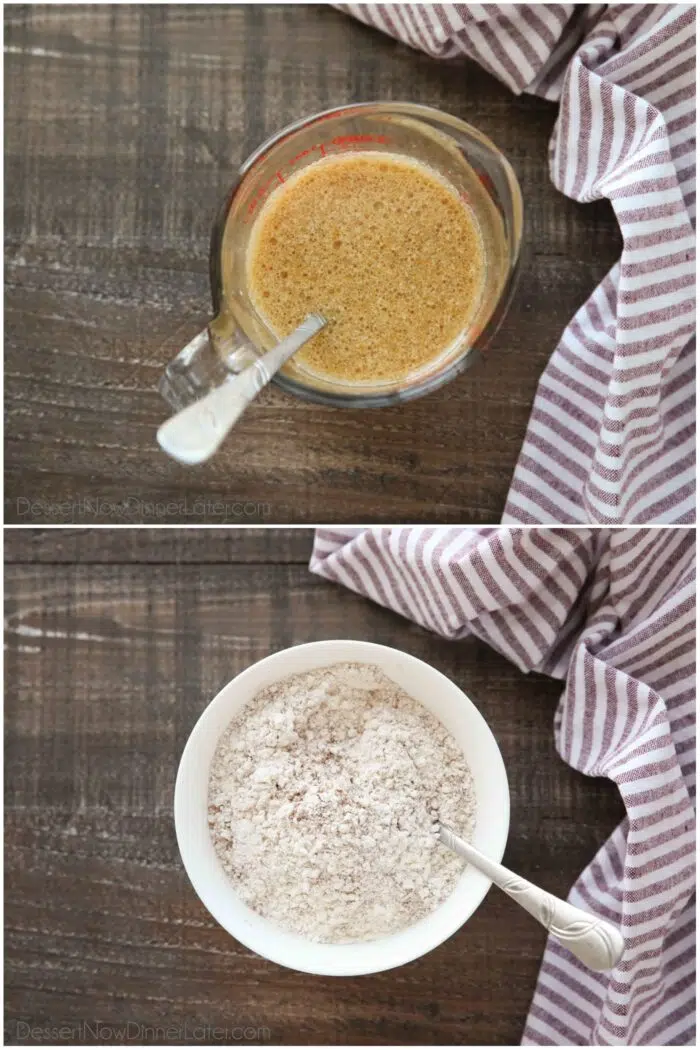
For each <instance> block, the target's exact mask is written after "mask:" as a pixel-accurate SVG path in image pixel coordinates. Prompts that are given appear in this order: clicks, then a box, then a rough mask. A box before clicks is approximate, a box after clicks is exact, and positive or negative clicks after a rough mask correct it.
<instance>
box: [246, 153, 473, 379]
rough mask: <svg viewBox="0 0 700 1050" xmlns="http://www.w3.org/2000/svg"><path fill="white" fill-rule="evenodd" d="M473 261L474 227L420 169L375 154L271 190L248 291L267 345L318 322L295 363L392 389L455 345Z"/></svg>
mask: <svg viewBox="0 0 700 1050" xmlns="http://www.w3.org/2000/svg"><path fill="white" fill-rule="evenodd" d="M484 274H485V259H484V250H483V246H482V241H481V237H480V234H479V230H478V227H477V224H476V221H475V219H474V217H473V215H472V213H471V211H470V210H469V208H467V207H466V205H465V204H464V203H463V202H462V201H461V200H460V198H459V197H458V196H457V194H456V192H455V191H454V190H453V189H452V188H451V187H450V186H449V185H448V184H447V183H446V182H444V181H443V180H442V179H441V177H440V176H438V175H436V174H435V173H433V172H432V171H431V170H430V169H429V168H427V167H425V166H423V165H420V164H418V163H412V162H411V161H410V160H408V159H404V158H402V157H399V156H396V155H393V154H385V153H378V152H377V153H365V154H361V155H357V154H355V155H353V156H344V157H342V156H341V157H328V158H326V159H325V160H320V161H318V162H317V163H315V164H312V165H311V166H309V167H308V168H305V169H304V170H303V171H301V172H300V173H299V174H298V175H294V176H292V178H290V179H288V180H287V182H286V183H285V184H284V185H283V186H280V187H279V189H278V190H276V191H275V192H274V193H273V194H272V195H271V196H270V198H269V199H268V201H267V202H266V204H265V206H264V208H263V210H262V212H261V214H260V217H259V218H258V220H257V222H256V225H255V228H254V231H253V236H252V238H251V247H250V251H249V256H248V287H249V291H250V296H251V299H252V301H253V303H254V305H255V307H256V309H257V310H258V312H259V313H260V314H261V315H262V316H263V317H264V318H265V319H266V321H267V322H268V324H269V325H270V327H271V328H272V329H273V331H274V332H275V333H276V334H277V335H278V336H279V337H282V336H285V335H288V334H289V333H290V332H292V331H293V330H294V329H295V328H296V327H297V325H299V324H300V323H301V321H303V319H304V317H305V316H306V315H307V314H308V313H310V312H312V311H320V312H321V313H322V314H324V316H326V317H327V318H328V319H329V320H330V322H331V323H330V324H329V326H328V328H326V329H325V330H324V331H323V332H321V333H320V334H319V335H317V336H315V338H314V339H312V340H311V342H310V343H309V344H307V346H305V347H304V348H303V349H302V350H300V351H299V353H298V354H297V355H296V357H295V361H296V362H297V363H298V364H299V365H301V366H302V367H304V368H306V369H310V370H311V371H313V372H316V373H320V374H322V375H325V376H330V377H332V378H334V379H341V380H345V381H349V382H368V381H370V382H371V381H374V380H390V379H399V378H401V377H403V376H405V375H407V374H408V373H409V372H412V371H414V370H415V369H420V368H422V367H424V366H425V365H426V364H427V363H428V362H430V361H432V360H434V359H435V358H436V357H438V356H439V355H440V353H441V352H442V351H443V350H445V349H446V348H447V347H449V346H450V345H451V344H452V343H453V342H454V341H455V340H456V339H458V338H459V337H460V335H462V333H463V332H464V330H465V328H467V327H468V325H469V321H470V318H471V317H472V316H473V315H474V313H475V310H476V308H477V306H478V304H479V300H480V297H481V292H482V288H483V284H484Z"/></svg>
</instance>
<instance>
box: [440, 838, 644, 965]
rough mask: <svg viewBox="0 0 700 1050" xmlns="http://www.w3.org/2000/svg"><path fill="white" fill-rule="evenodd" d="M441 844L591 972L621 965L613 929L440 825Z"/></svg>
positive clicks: (618, 940) (621, 946)
mask: <svg viewBox="0 0 700 1050" xmlns="http://www.w3.org/2000/svg"><path fill="white" fill-rule="evenodd" d="M440 841H441V842H442V843H443V844H444V845H445V846H448V847H449V848H450V849H451V850H454V852H455V853H458V854H459V855H460V857H463V858H464V859H465V860H468V861H469V863H470V864H473V865H474V867H475V868H478V869H479V871H481V872H483V874H484V875H486V876H488V878H489V879H491V881H492V882H493V883H495V884H496V886H498V887H499V888H500V889H502V890H503V892H504V893H507V894H508V896H509V897H512V899H513V900H514V901H516V902H517V903H518V904H519V905H520V906H521V907H522V908H524V909H525V911H527V912H529V913H530V915H532V916H533V918H535V919H537V921H538V922H540V923H541V924H542V925H543V926H544V928H545V929H546V930H547V931H548V933H549V935H550V936H551V937H553V938H554V939H555V940H557V941H559V943H560V944H561V945H563V946H564V947H565V948H568V950H569V951H570V952H572V954H573V955H575V956H576V958H577V959H580V960H581V962H582V963H584V964H585V965H586V966H588V967H589V968H590V969H591V970H599V971H600V970H612V968H613V967H614V966H616V965H617V963H618V962H619V961H620V958H621V956H622V952H623V950H624V947H625V942H624V940H623V938H622V934H621V933H620V931H619V930H618V929H617V927H616V926H613V925H612V924H611V923H609V922H606V921H605V919H598V918H596V916H595V915H591V914H590V912H587V911H583V910H582V909H581V908H576V907H574V905H573V904H569V903H568V901H563V900H560V899H559V897H553V896H552V894H551V893H546V892H545V891H544V890H541V889H540V888H539V887H538V886H533V884H532V883H531V882H528V881H527V879H521V878H520V876H519V875H516V874H515V873H514V872H512V871H510V870H509V869H508V868H505V867H504V866H503V865H502V864H496V862H495V861H492V860H489V858H488V857H485V856H484V854H483V853H481V852H480V851H479V850H478V849H475V847H474V846H472V845H471V844H470V843H469V842H465V841H464V839H461V838H460V837H459V836H458V835H455V833H454V831H452V830H451V829H450V828H447V827H445V825H444V824H441V825H440Z"/></svg>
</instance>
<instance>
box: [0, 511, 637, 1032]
mask: <svg viewBox="0 0 700 1050" xmlns="http://www.w3.org/2000/svg"><path fill="white" fill-rule="evenodd" d="M28 535H29V536H30V537H31V532H29V533H28V532H26V531H23V532H22V533H21V534H20V533H18V532H17V531H13V530H6V555H7V558H8V561H9V562H10V564H8V565H7V567H6V589H5V594H6V617H7V627H6V659H5V675H6V703H5V720H6V726H5V807H6V809H5V1038H6V1042H7V1043H10V1044H16V1043H18V1042H23V1043H31V1042H44V1043H46V1042H49V1043H54V1044H56V1043H61V1044H67V1043H94V1042H95V1041H97V1042H113V1043H120V1042H121V1043H122V1045H123V1043H124V1042H125V1041H126V1039H125V1037H124V1035H123V1034H122V1035H121V1037H120V1035H119V1033H120V1032H121V1033H124V1032H131V1034H132V1036H133V1035H134V1034H138V1035H139V1038H138V1039H135V1038H134V1039H132V1041H133V1042H134V1043H136V1042H144V1043H146V1044H153V1043H170V1044H178V1043H183V1044H184V1043H188V1042H189V1043H192V1042H204V1043H207V1044H215V1043H220V1042H224V1041H226V1039H225V1038H224V1037H223V1036H222V1035H221V1034H219V1035H217V1034H216V1032H215V1029H228V1032H229V1033H231V1031H232V1029H233V1028H235V1027H236V1026H239V1027H246V1026H247V1027H252V1028H253V1029H254V1030H255V1031H254V1034H253V1038H249V1037H244V1038H241V1036H240V1035H239V1036H238V1039H237V1040H236V1039H235V1038H234V1039H232V1038H231V1036H230V1034H229V1038H228V1041H229V1042H230V1041H238V1043H245V1042H251V1043H266V1042H267V1043H270V1044H293V1043H299V1044H321V1045H323V1044H328V1045H334V1044H341V1043H349V1044H351V1045H360V1044H372V1043H378V1044H386V1045H390V1044H404V1043H406V1044H428V1045H436V1044H455V1045H501V1046H502V1045H514V1044H516V1043H517V1042H518V1041H519V1039H520V1036H521V1033H522V1028H523V1023H524V1019H525V1015H526V1012H527V1009H528V1005H529V1002H530V998H531V995H532V991H533V988H534V984H535V980H536V976H537V971H538V968H539V962H540V958H541V954H542V950H543V947H544V931H543V930H542V929H541V928H540V926H539V925H538V924H537V923H535V922H534V921H533V920H532V919H530V918H529V917H528V916H527V915H526V914H525V913H524V912H523V911H521V910H520V909H519V908H517V907H515V906H514V905H513V903H512V902H511V901H509V900H508V899H507V898H506V897H505V896H504V895H503V894H500V893H498V892H497V891H495V890H492V891H491V892H490V893H489V894H488V896H487V897H486V899H485V901H484V902H483V904H482V905H481V906H480V908H479V909H478V910H477V912H476V913H475V915H474V916H473V917H472V918H471V919H470V920H469V922H468V923H467V924H466V925H465V927H463V929H461V930H460V931H459V932H458V933H457V934H456V935H455V936H453V937H452V938H451V939H450V940H449V941H448V942H446V943H445V944H443V945H442V946H441V947H439V948H438V949H436V950H435V951H433V952H431V953H430V954H429V955H428V956H426V957H424V958H423V959H420V960H418V961H416V962H414V963H412V964H410V965H409V966H405V967H401V968H400V969H398V970H393V971H388V972H386V973H383V974H378V975H376V976H373V977H364V978H354V979H325V978H317V977H309V976H308V975H302V974H297V973H294V972H292V971H288V970H284V969H282V968H281V967H278V966H275V965H273V964H271V963H267V962H266V961H264V960H263V959H260V958H258V957H257V956H255V955H253V954H252V953H251V952H249V951H248V950H247V949H245V948H244V947H243V946H242V945H240V944H239V943H237V942H236V941H234V940H233V939H232V938H230V937H229V936H228V934H226V933H225V932H224V930H223V929H221V928H220V927H219V926H217V924H216V923H215V922H214V920H213V919H212V918H211V917H210V916H209V914H208V913H207V911H206V910H205V908H204V906H203V905H202V904H201V903H200V901H199V899H198V898H197V896H196V895H195V893H194V891H193V889H192V887H191V885H190V884H189V882H188V879H187V877H186V875H185V873H184V870H183V868H182V864H181V863H180V860H179V856H178V851H177V845H176V841H175V833H174V829H173V821H172V794H173V787H174V780H175V773H176V769H177V764H178V761H179V757H180V754H181V752H182V748H183V746H184V744H185V741H186V739H187V736H188V734H189V732H190V730H191V728H192V726H193V724H194V722H195V720H196V719H197V717H198V715H199V714H200V712H201V711H202V709H203V707H204V706H205V705H206V703H207V702H208V701H209V699H210V698H211V697H212V696H213V695H214V694H215V693H216V692H217V690H218V689H219V688H220V687H221V686H222V685H223V684H224V683H225V682H226V681H228V680H229V679H230V678H231V677H233V676H234V675H235V674H236V673H238V672H239V671H241V670H242V669H243V668H244V667H246V666H248V665H249V664H250V663H251V662H253V661H254V660H257V659H260V658H261V657H263V656H265V655H267V654H268V653H269V652H270V651H272V650H277V649H280V648H283V647H284V646H288V645H292V644H295V643H299V642H304V641H310V640H314V639H320V638H332V637H338V636H342V637H356V638H364V639H371V640H373V641H377V642H381V643H384V644H388V645H393V646H395V647H397V648H400V649H404V650H406V651H407V652H410V653H413V654H414V655H415V656H417V657H420V658H421V659H424V660H427V661H429V662H430V663H431V664H433V665H434V666H436V667H437V668H439V669H440V670H441V671H442V672H443V673H445V674H446V675H448V676H449V677H450V678H452V679H453V680H454V681H455V682H457V683H458V684H459V685H460V686H461V687H462V688H463V689H464V690H465V691H466V692H467V693H468V694H469V695H470V696H471V697H472V698H473V700H474V701H475V703H476V704H477V705H478V706H479V708H480V709H481V711H482V712H483V714H484V716H485V717H486V719H487V720H488V722H489V724H490V726H491V728H492V730H493V732H494V734H495V736H496V738H497V740H498V743H499V746H500V748H501V750H502V753H503V757H504V760H505V763H506V768H507V770H508V775H509V781H510V791H511V800H512V820H511V834H510V839H509V843H508V849H507V852H506V863H508V864H509V865H510V866H511V867H512V868H514V869H515V870H516V871H518V872H520V873H522V875H524V876H525V877H527V878H530V879H532V880H533V881H536V882H538V883H539V884H541V885H543V886H544V887H546V888H547V889H549V890H551V891H553V892H554V893H558V894H565V893H566V892H567V891H568V889H569V887H570V886H571V884H572V883H573V881H574V880H575V878H576V877H577V875H578V874H579V873H580V871H581V870H582V869H583V867H584V866H585V865H586V863H588V862H589V860H590V858H591V856H593V854H594V853H595V851H596V849H597V848H598V847H599V846H600V845H601V844H602V842H603V841H604V840H605V838H606V837H607V835H608V834H609V833H610V831H612V829H613V827H614V826H615V825H616V824H617V823H618V821H619V819H620V817H621V814H622V807H621V803H620V800H619V797H618V795H617V791H616V789H615V788H614V786H613V785H612V784H611V783H609V782H608V781H605V780H596V779H589V778H586V777H583V776H581V775H579V774H577V773H575V772H574V771H573V770H571V769H569V768H568V767H567V766H566V765H565V764H564V763H563V762H562V761H561V760H560V759H559V758H558V757H557V755H556V753H555V751H554V745H553V734H552V720H553V713H554V709H555V705H556V702H557V698H558V695H559V693H560V688H561V686H560V684H558V683H556V682H553V681H551V680H548V679H546V678H544V677H541V676H538V675H528V676H525V675H522V674H521V673H520V672H518V671H517V670H516V669H515V668H514V667H513V665H511V664H510V663H508V662H507V661H506V660H504V659H503V658H502V657H500V656H498V655H497V654H496V653H495V652H493V651H492V650H491V649H489V648H488V647H487V646H486V645H484V644H482V643H480V642H478V641H466V642H459V643H454V642H447V641H443V640H441V639H439V638H437V637H435V636H433V635H431V634H429V633H427V632H426V631H424V630H422V629H420V628H418V627H417V626H415V625H413V624H411V623H409V622H407V621H405V620H403V619H402V618H401V617H399V616H397V615H395V614H393V613H391V612H388V611H387V610H384V609H381V608H379V607H378V606H376V605H373V604H372V603H370V602H368V601H365V600H363V599H361V598H359V597H358V596H356V595H354V594H352V593H350V592H349V591H345V590H344V589H342V588H339V587H334V586H331V585H329V584H328V583H326V582H324V581H322V580H320V579H319V578H317V577H314V576H312V575H311V574H310V573H309V572H308V570H307V568H306V565H305V560H306V555H307V553H308V550H309V549H310V543H311V534H310V532H306V533H303V532H302V533H299V532H297V533H295V534H293V535H292V536H291V538H290V536H289V534H284V535H281V536H280V537H279V547H280V550H281V551H282V554H281V556H280V557H276V555H275V552H274V550H272V549H271V550H270V556H269V558H268V559H267V560H264V559H262V560H261V546H260V533H259V532H253V533H251V532H248V531H247V530H241V531H240V532H239V534H238V536H237V539H236V548H235V551H233V550H232V551H231V552H230V553H231V554H232V557H229V556H228V555H229V552H228V551H227V550H226V549H224V548H222V547H217V546H216V543H214V544H212V543H211V540H210V538H209V537H210V533H209V532H208V531H207V532H198V531H192V530H189V531H185V530H182V531H180V532H173V531H172V530H167V532H166V533H164V531H163V530H160V531H156V530H134V531H131V530H123V531H121V532H120V533H118V534H116V533H112V532H111V531H109V532H108V531H105V530H84V531H79V532H77V531H76V532H75V533H74V534H72V537H71V539H70V543H71V545H72V546H71V547H70V551H71V553H72V561H69V560H67V558H66V552H67V550H68V548H67V547H66V541H65V537H64V536H63V534H62V531H61V530H56V531H53V532H50V533H44V534H41V533H38V535H37V540H36V547H35V548H32V547H31V545H28V543H27V536H28ZM115 535H118V536H120V537H122V538H123V540H120V541H119V542H120V543H122V548H121V549H122V550H123V558H122V560H121V561H120V560H119V544H118V543H117V541H116V540H115ZM164 535H166V537H167V539H166V540H164V539H163V536H164ZM270 535H271V536H273V537H274V535H275V533H274V532H271V533H270ZM302 541H303V543H304V544H305V545H306V546H305V549H304V548H303V546H302ZM149 543H151V544H152V558H151V561H150V562H149V547H148V544H149ZM101 544H103V545H104V548H103V552H102V554H100V547H101ZM52 546H53V553H52ZM36 549H39V550H40V551H41V557H42V558H43V559H45V564H40V563H37V560H36V559H35V558H34V556H33V555H34V551H35V550H36ZM188 551H189V553H188ZM214 551H218V554H219V557H220V561H219V562H218V563H217V564H214V563H213V562H212V560H211V558H212V552H214ZM173 552H176V553H177V558H176V559H175V560H179V562H180V564H174V562H173ZM165 553H167V558H166V560H164V554H165ZM198 558H199V559H200V560H199V561H198V560H197V559H198ZM100 562H101V563H100ZM61 563H62V564H61ZM96 1021H100V1022H101V1023H102V1025H103V1026H104V1027H103V1029H102V1032H101V1035H100V1038H99V1039H97V1040H96V1039H95V1038H94V1037H93V1035H92V1034H91V1032H90V1031H89V1030H88V1029H86V1028H85V1027H84V1026H85V1025H86V1024H88V1025H94V1023H95V1022H96ZM129 1024H131V1025H132V1026H137V1027H136V1028H134V1027H132V1028H130V1029H128V1028H127V1027H126V1026H127V1025H129ZM60 1025H66V1026H68V1028H69V1031H70V1037H60V1038H58V1037H54V1038H53V1039H51V1038H49V1039H48V1040H47V1039H46V1038H44V1039H41V1038H32V1037H31V1036H27V1034H26V1028H23V1027H22V1026H33V1027H35V1028H37V1029H39V1030H41V1031H45V1030H46V1029H51V1028H56V1027H58V1026H60ZM81 1026H83V1027H81ZM138 1026H141V1027H138ZM206 1026H208V1028H207V1029H206V1036H205V1037H201V1032H202V1031H203V1030H204V1028H205V1027H206ZM166 1030H167V1033H168V1034H167V1036H166V1035H165V1034H164V1033H165V1032H166ZM195 1031H196V1032H200V1035H197V1034H194V1033H195ZM159 1033H160V1034H159ZM20 1035H23V1038H21V1039H20V1038H18V1036H20Z"/></svg>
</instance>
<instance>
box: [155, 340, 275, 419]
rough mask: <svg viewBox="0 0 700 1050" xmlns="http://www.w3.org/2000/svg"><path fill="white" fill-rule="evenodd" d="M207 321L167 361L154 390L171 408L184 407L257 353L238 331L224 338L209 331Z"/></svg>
mask: <svg viewBox="0 0 700 1050" xmlns="http://www.w3.org/2000/svg"><path fill="white" fill-rule="evenodd" d="M211 327H212V326H211V325H207V327H206V328H203V329H202V331H201V332H198V333H197V335H196V336H195V337H194V339H192V340H191V341H190V342H189V343H188V344H187V346H186V347H184V348H183V349H182V350H181V351H180V353H179V354H178V355H177V357H175V358H173V360H172V361H171V362H170V364H168V365H167V367H166V369H165V372H164V373H163V375H162V377H161V380H160V382H159V384H158V392H159V393H160V395H161V397H163V398H164V399H165V400H166V401H167V402H168V404H169V405H170V407H171V408H174V409H175V410H176V411H178V412H179V411H180V410H181V409H183V408H187V406H188V405H191V404H193V403H194V402H195V401H199V400H200V399H201V398H203V397H205V395H206V394H209V393H211V391H212V390H214V389H216V387H219V386H222V385H223V384H224V383H226V382H228V380H230V379H231V378H232V377H233V376H236V375H238V373H239V372H242V371H243V370H244V369H245V368H247V367H248V366H249V365H250V364H252V363H253V361H255V360H256V359H257V357H258V354H257V353H256V351H255V349H254V347H253V344H252V343H250V342H249V341H248V340H247V339H246V338H245V337H244V336H243V335H242V333H241V332H239V331H236V332H235V334H234V335H228V336H227V337H226V339H225V340H222V339H220V338H218V337H215V336H214V335H213V334H212V330H211Z"/></svg>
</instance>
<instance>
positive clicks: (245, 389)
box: [158, 314, 326, 466]
mask: <svg viewBox="0 0 700 1050" xmlns="http://www.w3.org/2000/svg"><path fill="white" fill-rule="evenodd" d="M325 324H326V320H325V318H323V317H321V315H320V314H309V316H308V317H306V318H305V320H304V321H302V323H301V324H300V325H299V327H298V328H297V329H295V330H294V331H293V332H292V334H291V335H288V336H287V338H286V339H283V340H282V341H281V342H280V343H278V344H277V346H273V348H272V350H268V352H267V353H266V354H263V355H262V357H259V358H258V359H257V360H256V361H254V362H253V364H252V365H250V367H249V368H246V369H244V371H243V372H240V373H239V374H238V375H237V376H233V377H232V378H231V379H229V380H228V381H227V382H226V383H223V384H222V386H218V387H216V389H214V390H212V391H211V392H210V393H209V394H207V395H206V397H203V398H201V400H200V401H196V402H195V403H194V404H193V405H188V406H187V408H183V409H182V411H180V412H177V413H176V414H175V415H174V416H171V417H170V419H166V421H165V423H163V425H162V426H161V427H160V429H159V430H158V443H159V445H160V447H161V448H162V449H163V451H164V452H167V453H168V455H169V456H172V457H173V459H177V460H178V461H179V462H180V463H185V464H187V465H188V466H193V465H194V464H196V463H203V462H204V461H205V460H207V459H209V457H210V456H213V454H214V453H215V452H216V450H217V448H218V447H219V445H220V444H221V442H222V441H223V440H224V438H225V437H226V435H227V434H228V432H229V430H230V429H231V427H232V426H233V425H234V424H235V423H236V422H237V421H238V419H239V418H240V416H241V415H242V414H243V413H244V412H245V410H246V408H247V407H248V405H249V404H250V403H251V401H252V400H253V399H254V398H255V397H257V395H258V394H259V393H260V391H261V390H262V388H263V387H264V386H266V385H267V384H268V383H269V382H270V380H271V379H272V377H273V376H274V375H275V373H276V372H279V370H280V368H281V367H282V366H283V365H284V364H285V363H286V362H287V361H288V360H289V358H290V357H292V355H293V354H295V353H296V352H297V350H300V349H301V347H302V346H303V345H304V343H306V342H308V341H309V339H311V337H312V336H314V335H316V334H317V332H320V331H321V329H322V328H323V327H324V326H325Z"/></svg>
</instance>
